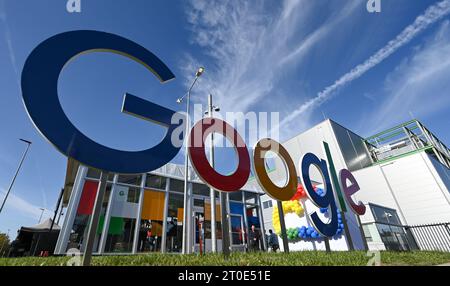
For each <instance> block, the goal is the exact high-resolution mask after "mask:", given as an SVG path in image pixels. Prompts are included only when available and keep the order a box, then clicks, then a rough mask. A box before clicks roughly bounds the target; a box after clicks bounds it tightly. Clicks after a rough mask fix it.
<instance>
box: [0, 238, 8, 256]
mask: <svg viewBox="0 0 450 286" xmlns="http://www.w3.org/2000/svg"><path fill="white" fill-rule="evenodd" d="M9 246H10V241H9V236H8V235H7V234H6V233H0V257H5V256H7V255H8V252H9Z"/></svg>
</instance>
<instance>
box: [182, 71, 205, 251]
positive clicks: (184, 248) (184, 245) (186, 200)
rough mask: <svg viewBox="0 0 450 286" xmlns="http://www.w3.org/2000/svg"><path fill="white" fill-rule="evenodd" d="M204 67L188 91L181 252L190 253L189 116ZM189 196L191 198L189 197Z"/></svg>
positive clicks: (198, 72)
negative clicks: (196, 84) (192, 94)
mask: <svg viewBox="0 0 450 286" xmlns="http://www.w3.org/2000/svg"><path fill="white" fill-rule="evenodd" d="M203 72H204V68H199V69H198V71H197V73H196V75H195V79H194V81H193V82H192V85H191V87H190V88H189V90H188V92H187V102H186V132H185V135H184V136H185V143H186V147H185V148H186V149H185V154H184V201H183V243H182V248H181V252H182V253H183V254H189V253H190V252H191V247H190V245H188V241H187V240H188V236H189V233H190V231H189V228H188V223H187V222H188V219H190V218H191V216H190V214H189V213H188V203H190V199H191V198H190V196H189V194H188V193H189V191H188V187H189V182H188V180H189V138H188V137H189V130H190V128H191V120H190V117H189V112H190V101H191V91H192V88H193V87H194V85H195V83H196V82H197V80H198V78H199V77H200V76H201V75H202V74H203ZM182 101H183V98H181V99H178V102H179V103H181V102H182ZM188 196H189V198H188Z"/></svg>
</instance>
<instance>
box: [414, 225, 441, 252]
mask: <svg viewBox="0 0 450 286" xmlns="http://www.w3.org/2000/svg"><path fill="white" fill-rule="evenodd" d="M405 230H406V233H407V235H408V237H412V238H414V241H415V244H416V247H414V248H416V249H419V250H430V251H445V252H450V223H439V224H427V225H416V226H406V227H405Z"/></svg>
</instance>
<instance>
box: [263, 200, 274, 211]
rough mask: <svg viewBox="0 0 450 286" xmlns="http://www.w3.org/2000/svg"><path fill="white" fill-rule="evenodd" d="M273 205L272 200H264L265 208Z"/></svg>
mask: <svg viewBox="0 0 450 286" xmlns="http://www.w3.org/2000/svg"><path fill="white" fill-rule="evenodd" d="M271 207H273V205H272V201H265V202H263V208H264V209H268V208H271Z"/></svg>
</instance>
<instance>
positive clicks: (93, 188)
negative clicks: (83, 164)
mask: <svg viewBox="0 0 450 286" xmlns="http://www.w3.org/2000/svg"><path fill="white" fill-rule="evenodd" d="M97 189H98V182H95V181H89V180H86V181H85V183H84V186H83V191H82V194H81V198H80V203H79V204H78V209H77V214H76V217H75V220H74V224H73V226H72V232H71V234H70V237H69V243H68V245H67V249H72V248H77V249H79V250H82V251H83V250H84V246H85V245H84V242H85V239H86V237H87V232H88V224H89V222H90V218H91V215H92V211H93V208H94V202H95V198H96V195H97ZM110 195H111V184H108V185H107V186H106V191H105V196H104V197H103V204H102V209H101V211H100V219H99V226H98V228H97V234H96V236H95V240H94V248H93V251H94V252H97V251H98V245H99V242H100V237H101V234H102V231H103V221H104V219H105V213H106V209H107V207H108V202H109V197H110Z"/></svg>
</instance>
